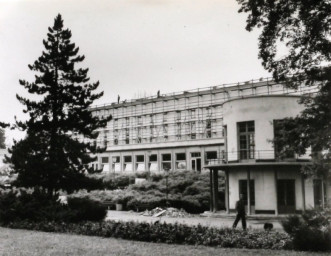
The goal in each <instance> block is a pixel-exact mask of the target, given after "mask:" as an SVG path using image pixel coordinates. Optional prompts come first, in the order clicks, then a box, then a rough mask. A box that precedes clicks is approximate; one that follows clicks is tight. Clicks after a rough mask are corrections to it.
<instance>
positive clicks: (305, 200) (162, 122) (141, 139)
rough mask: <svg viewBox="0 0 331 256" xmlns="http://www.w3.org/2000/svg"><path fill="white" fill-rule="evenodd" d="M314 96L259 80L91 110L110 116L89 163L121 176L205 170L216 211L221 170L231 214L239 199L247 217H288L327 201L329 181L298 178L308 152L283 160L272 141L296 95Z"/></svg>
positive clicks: (296, 109) (292, 112) (294, 108)
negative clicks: (101, 149)
mask: <svg viewBox="0 0 331 256" xmlns="http://www.w3.org/2000/svg"><path fill="white" fill-rule="evenodd" d="M313 92H314V89H312V88H306V87H302V88H298V89H297V90H290V89H287V88H286V87H284V86H283V85H282V84H277V83H275V82H274V81H272V80H270V79H260V80H258V81H249V82H244V83H238V84H231V85H221V86H213V87H208V88H201V89H196V90H192V91H183V92H178V93H171V94H160V92H158V93H157V95H155V96H154V97H146V98H141V99H135V100H125V101H118V102H117V103H111V104H109V105H103V106H96V107H94V108H93V109H92V111H93V113H94V114H95V115H101V116H105V115H112V117H113V119H112V120H111V121H110V122H109V123H108V125H107V127H106V128H104V129H102V130H100V131H99V137H98V139H97V143H98V144H99V145H100V146H106V147H107V150H106V152H104V153H102V154H100V155H99V156H98V161H97V162H96V163H94V165H95V167H96V168H102V169H103V171H105V172H124V173H125V172H135V171H150V172H160V171H169V170H172V171H175V170H192V171H198V172H199V171H201V170H202V169H205V170H210V172H211V184H212V185H213V186H212V191H214V193H211V198H212V199H213V200H211V201H212V202H214V203H213V204H211V210H213V211H215V210H218V206H217V201H218V200H217V194H218V193H217V190H218V186H217V182H216V181H217V176H218V173H219V172H220V171H221V172H222V173H224V174H225V176H226V185H227V186H226V198H225V201H226V208H227V211H228V212H231V211H233V210H234V208H235V201H236V200H238V198H239V194H244V197H245V200H246V204H247V208H248V212H249V213H274V214H278V213H289V212H296V211H302V210H304V209H306V208H307V207H310V206H317V205H320V204H324V203H325V201H326V200H327V198H330V196H331V194H330V193H331V189H329V190H328V191H329V192H327V187H328V185H327V184H326V182H325V181H323V180H311V181H310V180H309V181H308V180H305V178H304V177H303V176H302V175H301V174H300V168H301V166H302V165H303V164H308V163H309V160H310V157H309V150H308V152H307V154H306V155H304V156H297V155H295V154H293V155H291V156H288V157H287V158H285V159H284V158H282V159H280V158H279V157H278V152H277V150H279V149H277V148H274V146H273V143H272V140H273V138H274V136H277V129H276V124H277V123H279V122H281V120H282V119H284V118H285V117H293V116H296V115H298V114H299V113H300V111H301V110H302V105H300V104H298V98H299V96H300V95H302V94H310V93H311V94H312V93H313ZM328 193H329V194H328ZM266 198H268V199H267V200H266Z"/></svg>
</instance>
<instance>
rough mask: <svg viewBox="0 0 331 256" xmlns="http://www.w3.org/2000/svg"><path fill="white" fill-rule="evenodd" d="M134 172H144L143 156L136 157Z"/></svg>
mask: <svg viewBox="0 0 331 256" xmlns="http://www.w3.org/2000/svg"><path fill="white" fill-rule="evenodd" d="M136 171H145V156H144V155H138V156H136Z"/></svg>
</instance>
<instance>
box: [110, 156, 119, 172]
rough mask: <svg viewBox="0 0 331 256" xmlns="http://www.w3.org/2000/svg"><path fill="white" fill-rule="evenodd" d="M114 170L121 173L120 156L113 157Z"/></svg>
mask: <svg viewBox="0 0 331 256" xmlns="http://www.w3.org/2000/svg"><path fill="white" fill-rule="evenodd" d="M112 170H113V171H115V172H119V171H121V162H120V157H119V156H113V157H112Z"/></svg>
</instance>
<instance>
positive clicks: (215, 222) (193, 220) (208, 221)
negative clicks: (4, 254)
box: [106, 211, 282, 230]
mask: <svg viewBox="0 0 331 256" xmlns="http://www.w3.org/2000/svg"><path fill="white" fill-rule="evenodd" d="M234 219H235V217H220V218H214V217H200V216H199V215H194V216H193V217H185V218H182V217H178V218H174V217H166V216H165V217H161V218H159V217H153V216H142V215H141V214H140V213H136V212H126V211H108V213H107V217H106V220H118V221H138V222H144V221H145V222H155V221H158V220H159V221H160V222H162V223H163V222H166V223H175V222H177V223H181V224H186V225H198V224H201V225H203V226H210V227H232V224H233V221H234ZM266 222H271V223H273V225H274V229H276V230H282V226H281V224H280V222H279V221H277V220H247V227H248V228H253V229H263V226H264V223H266ZM238 228H241V222H239V223H238Z"/></svg>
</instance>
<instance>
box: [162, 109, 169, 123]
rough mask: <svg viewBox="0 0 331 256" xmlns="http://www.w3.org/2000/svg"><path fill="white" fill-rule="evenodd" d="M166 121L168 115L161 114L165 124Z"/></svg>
mask: <svg viewBox="0 0 331 256" xmlns="http://www.w3.org/2000/svg"><path fill="white" fill-rule="evenodd" d="M167 121H168V113H167V112H165V113H163V122H164V123H165V122H167Z"/></svg>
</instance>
